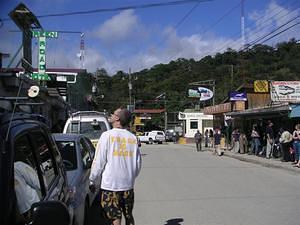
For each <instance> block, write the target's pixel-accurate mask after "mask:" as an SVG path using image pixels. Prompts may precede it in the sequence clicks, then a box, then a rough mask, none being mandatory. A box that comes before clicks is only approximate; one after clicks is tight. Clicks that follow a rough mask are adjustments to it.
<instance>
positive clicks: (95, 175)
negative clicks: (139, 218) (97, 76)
mask: <svg viewBox="0 0 300 225" xmlns="http://www.w3.org/2000/svg"><path fill="white" fill-rule="evenodd" d="M130 119H131V114H130V112H129V111H128V110H127V109H125V108H118V109H117V110H115V111H114V113H113V114H111V116H110V118H109V121H110V122H111V123H112V127H113V129H111V130H109V131H106V132H104V133H103V134H102V135H101V137H100V139H99V141H98V144H97V148H96V153H95V158H94V161H93V164H92V168H91V174H90V190H91V192H93V193H94V192H95V189H96V185H97V183H98V180H100V178H102V179H101V185H100V187H101V201H100V202H101V206H102V209H103V211H104V213H105V215H106V217H107V218H108V219H109V220H110V221H111V223H112V224H113V225H121V219H122V214H123V215H124V217H125V224H126V225H134V224H135V223H134V218H133V214H132V210H133V206H134V183H135V179H136V177H137V176H138V174H139V172H140V169H141V164H142V162H141V154H140V150H139V147H138V143H137V138H136V136H135V135H134V134H132V133H130V132H129V131H128V130H126V128H127V127H128V125H129V124H130Z"/></svg>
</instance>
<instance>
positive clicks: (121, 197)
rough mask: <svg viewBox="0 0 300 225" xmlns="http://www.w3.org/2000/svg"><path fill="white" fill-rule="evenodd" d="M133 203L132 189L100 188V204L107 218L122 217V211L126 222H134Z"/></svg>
mask: <svg viewBox="0 0 300 225" xmlns="http://www.w3.org/2000/svg"><path fill="white" fill-rule="evenodd" d="M133 204H134V191H133V189H132V190H129V191H107V190H101V206H102V208H103V211H104V213H105V216H106V217H107V218H108V219H109V220H116V219H121V218H122V213H123V215H124V217H125V220H126V221H127V223H126V224H134V219H133V215H132V210H133Z"/></svg>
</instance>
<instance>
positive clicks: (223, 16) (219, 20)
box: [169, 2, 241, 60]
mask: <svg viewBox="0 0 300 225" xmlns="http://www.w3.org/2000/svg"><path fill="white" fill-rule="evenodd" d="M198 4H199V3H198ZM240 4H241V3H240V2H239V3H238V4H237V5H235V6H234V7H232V8H231V9H230V10H228V11H227V12H226V13H225V14H223V15H222V16H221V17H220V18H219V19H218V20H216V22H214V23H213V24H212V25H211V26H210V27H209V28H207V29H205V30H204V31H203V34H205V33H207V32H208V31H209V30H211V28H213V27H214V26H216V25H217V24H218V23H220V22H221V21H222V20H223V19H224V18H225V17H226V16H228V15H229V14H230V13H231V12H232V11H233V10H234V9H236V8H237V7H239V6H240ZM196 6H197V5H196ZM178 54H179V53H176V54H175V55H173V56H171V57H169V60H171V59H172V58H174V57H176V56H177V55H178Z"/></svg>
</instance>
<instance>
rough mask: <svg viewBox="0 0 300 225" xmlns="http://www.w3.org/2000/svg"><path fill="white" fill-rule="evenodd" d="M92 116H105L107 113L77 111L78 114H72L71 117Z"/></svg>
mask: <svg viewBox="0 0 300 225" xmlns="http://www.w3.org/2000/svg"><path fill="white" fill-rule="evenodd" d="M93 115H101V116H107V113H106V112H98V111H78V112H75V113H72V116H93Z"/></svg>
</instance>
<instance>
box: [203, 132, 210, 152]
mask: <svg viewBox="0 0 300 225" xmlns="http://www.w3.org/2000/svg"><path fill="white" fill-rule="evenodd" d="M204 138H205V140H204V141H205V148H207V147H208V142H209V133H208V129H206V130H205V132H204Z"/></svg>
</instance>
